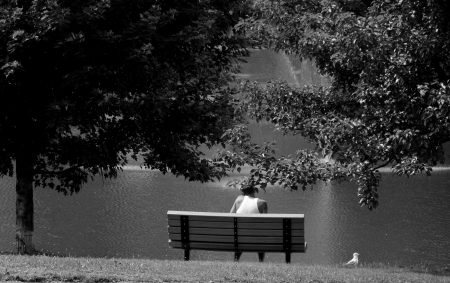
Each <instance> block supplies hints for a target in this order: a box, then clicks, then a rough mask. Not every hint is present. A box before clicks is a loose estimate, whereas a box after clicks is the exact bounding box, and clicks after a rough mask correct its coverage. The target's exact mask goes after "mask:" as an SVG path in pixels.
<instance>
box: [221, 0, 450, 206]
mask: <svg viewBox="0 0 450 283" xmlns="http://www.w3.org/2000/svg"><path fill="white" fill-rule="evenodd" d="M253 8H254V10H253V14H252V17H251V18H250V19H249V20H246V21H244V22H242V23H241V24H242V25H243V26H245V28H246V31H247V34H248V35H249V36H250V37H251V39H252V42H253V44H255V45H259V46H265V47H266V48H271V49H274V50H277V51H284V52H286V53H290V54H295V55H297V56H298V57H299V58H300V59H312V60H314V62H315V64H316V66H317V67H318V69H319V70H320V72H321V74H323V75H328V76H330V77H331V78H332V84H331V86H329V87H315V86H291V85H287V84H286V83H283V82H271V83H269V84H267V85H265V86H260V85H256V84H254V83H249V82H247V83H245V84H243V86H242V91H243V93H244V94H245V99H244V102H243V103H242V105H241V109H242V112H243V113H246V114H248V116H249V117H250V118H253V119H256V120H258V121H259V120H262V119H266V120H268V121H271V122H272V123H274V124H275V125H276V127H277V128H278V129H279V130H281V131H283V132H284V133H292V134H294V135H302V136H304V137H306V138H307V139H308V140H310V141H312V142H314V143H316V144H317V150H319V151H320V152H322V153H323V154H324V155H327V154H332V158H333V162H325V161H324V160H321V159H319V158H318V155H317V154H316V153H315V152H310V151H306V150H299V151H297V152H296V155H294V156H291V157H282V158H277V157H276V156H275V155H274V154H273V152H271V150H268V149H267V147H264V146H263V147H261V146H260V145H256V144H254V143H252V142H251V139H250V138H249V136H247V133H246V131H245V128H242V127H241V128H235V129H234V130H230V131H229V132H228V134H227V135H228V136H227V137H228V138H229V144H230V149H231V151H225V152H222V153H221V154H220V155H219V157H218V159H219V160H222V161H224V162H225V163H226V164H229V165H230V166H231V167H233V166H234V167H235V166H241V165H243V164H245V163H247V164H250V165H252V166H255V169H253V170H252V172H251V174H250V176H249V178H248V179H247V180H245V182H248V183H251V184H254V185H258V186H260V187H262V188H264V187H265V186H267V184H269V183H272V184H281V185H284V186H285V187H287V188H290V189H297V188H298V187H302V188H303V189H305V188H306V186H307V185H309V184H314V183H315V182H316V181H318V180H323V181H330V180H348V179H355V180H356V181H357V184H358V196H359V198H360V204H361V205H366V206H367V207H368V208H369V209H372V208H375V207H376V206H377V205H378V193H377V187H378V185H379V181H380V178H381V175H380V173H379V172H378V170H377V169H379V168H380V167H384V166H388V165H389V166H391V169H392V171H393V173H395V174H397V175H407V176H409V175H414V174H416V173H419V172H426V173H427V174H430V173H431V171H432V167H433V166H435V165H437V164H438V163H442V162H444V150H443V146H442V145H443V143H445V142H448V141H449V140H450V124H449V123H450V115H449V114H450V113H449V111H450V95H449V94H450V93H449V88H450V81H449V79H450V61H449V58H450V3H449V2H448V1H440V0H403V1H381V0H380V1H378V0H377V1H356V0H346V1H342V0H324V1H318V0H312V1H309V0H308V1H302V0H284V1H279V0H273V1H269V0H257V1H255V3H254V7H253Z"/></svg>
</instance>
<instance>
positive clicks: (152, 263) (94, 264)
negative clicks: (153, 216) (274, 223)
mask: <svg viewBox="0 0 450 283" xmlns="http://www.w3.org/2000/svg"><path fill="white" fill-rule="evenodd" d="M434 273H435V271H433V272H428V271H427V270H410V269H404V268H398V267H389V266H379V265H378V266H375V265H374V266H362V267H356V268H345V267H341V266H315V265H301V264H285V263H276V264H275V263H258V262H239V263H235V262H232V261H229V262H222V261H187V262H185V261H172V260H171V261H164V260H149V259H106V258H73V257H50V256H17V255H0V281H1V282H5V281H6V282H14V281H17V282H246V283H250V282H305V283H344V282H365V283H370V282H377V283H390V282H392V283H394V282H395V283H400V282H432V283H440V282H448V283H450V276H449V274H448V270H445V271H440V272H439V273H438V274H434Z"/></svg>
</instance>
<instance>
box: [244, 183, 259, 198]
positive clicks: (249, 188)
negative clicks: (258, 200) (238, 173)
mask: <svg viewBox="0 0 450 283" xmlns="http://www.w3.org/2000/svg"><path fill="white" fill-rule="evenodd" d="M241 192H242V194H243V195H244V196H249V195H254V194H255V193H257V192H258V189H257V188H256V187H253V186H250V185H245V186H242V188H241Z"/></svg>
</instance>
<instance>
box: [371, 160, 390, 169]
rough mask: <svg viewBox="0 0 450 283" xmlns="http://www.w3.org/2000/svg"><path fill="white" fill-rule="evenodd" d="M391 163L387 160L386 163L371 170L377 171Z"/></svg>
mask: <svg viewBox="0 0 450 283" xmlns="http://www.w3.org/2000/svg"><path fill="white" fill-rule="evenodd" d="M391 161H392V160H388V161H386V163H383V164H381V165H379V166H377V167H374V168H373V170H377V169H379V168H381V167H384V166H386V165H388V164H389V163H391Z"/></svg>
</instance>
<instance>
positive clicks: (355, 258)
mask: <svg viewBox="0 0 450 283" xmlns="http://www.w3.org/2000/svg"><path fill="white" fill-rule="evenodd" d="M358 256H359V253H354V254H353V258H352V260H350V261H349V262H347V263H346V264H344V265H347V266H357V265H358Z"/></svg>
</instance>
